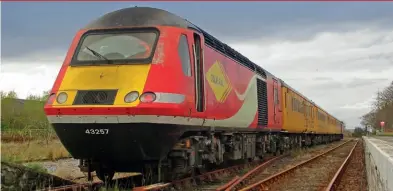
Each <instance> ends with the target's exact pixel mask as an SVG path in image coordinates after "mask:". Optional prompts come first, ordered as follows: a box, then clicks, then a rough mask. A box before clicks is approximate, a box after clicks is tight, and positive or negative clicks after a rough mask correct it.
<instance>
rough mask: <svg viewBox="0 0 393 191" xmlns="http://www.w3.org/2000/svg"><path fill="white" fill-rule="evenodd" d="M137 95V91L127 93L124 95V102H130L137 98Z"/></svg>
mask: <svg viewBox="0 0 393 191" xmlns="http://www.w3.org/2000/svg"><path fill="white" fill-rule="evenodd" d="M138 97H139V93H138V92H137V91H132V92H130V93H128V94H127V95H126V96H124V102H126V103H132V102H134V101H135V100H137V99H138Z"/></svg>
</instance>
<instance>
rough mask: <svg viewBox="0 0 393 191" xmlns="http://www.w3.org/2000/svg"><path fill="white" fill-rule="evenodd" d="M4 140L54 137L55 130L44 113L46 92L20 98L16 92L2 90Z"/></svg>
mask: <svg viewBox="0 0 393 191" xmlns="http://www.w3.org/2000/svg"><path fill="white" fill-rule="evenodd" d="M0 94H1V133H2V141H12V140H15V141H18V140H19V141H24V140H26V139H39V138H43V137H45V138H48V137H53V136H55V135H54V131H53V129H52V128H51V125H50V123H49V122H48V120H47V118H46V115H45V113H44V105H45V101H43V99H45V97H46V96H45V94H44V95H43V96H32V95H30V96H28V98H29V99H18V98H17V95H16V94H15V92H8V93H4V92H1V93H0Z"/></svg>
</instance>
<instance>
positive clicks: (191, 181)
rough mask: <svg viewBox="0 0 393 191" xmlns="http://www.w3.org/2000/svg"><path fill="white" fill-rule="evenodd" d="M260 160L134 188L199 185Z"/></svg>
mask: <svg viewBox="0 0 393 191" xmlns="http://www.w3.org/2000/svg"><path fill="white" fill-rule="evenodd" d="M273 158H277V157H273ZM270 160H272V159H269V160H268V161H270ZM268 161H264V162H262V164H264V163H266V162H268ZM259 162H261V161H254V162H250V163H246V164H240V165H235V166H231V167H228V168H223V169H218V170H215V171H211V172H207V173H204V174H201V175H198V176H195V177H188V178H185V179H180V180H175V181H173V182H170V183H158V184H152V185H147V186H141V187H135V188H134V189H133V191H153V190H155V191H157V190H166V189H169V188H171V187H174V188H182V187H187V186H188V185H191V186H197V182H202V181H213V180H215V179H219V177H220V176H222V175H225V174H234V173H237V172H238V171H239V170H241V169H244V168H247V167H248V166H250V165H254V164H255V163H259ZM235 180H237V179H232V181H230V182H229V183H227V184H226V185H224V186H230V185H231V183H233V182H235ZM224 186H222V187H220V188H223V189H225V188H226V187H224Z"/></svg>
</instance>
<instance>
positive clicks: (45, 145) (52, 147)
mask: <svg viewBox="0 0 393 191" xmlns="http://www.w3.org/2000/svg"><path fill="white" fill-rule="evenodd" d="M69 156H70V155H69V153H68V151H67V150H66V149H65V148H64V146H63V145H62V144H61V142H60V141H59V140H51V141H49V142H47V141H46V140H34V141H29V142H6V143H5V142H2V143H1V158H2V160H5V161H10V162H25V161H35V160H45V159H48V160H55V159H58V158H64V157H69Z"/></svg>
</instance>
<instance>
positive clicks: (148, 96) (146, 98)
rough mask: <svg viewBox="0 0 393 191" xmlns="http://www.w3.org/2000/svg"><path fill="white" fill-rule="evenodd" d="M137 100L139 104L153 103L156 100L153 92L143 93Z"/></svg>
mask: <svg viewBox="0 0 393 191" xmlns="http://www.w3.org/2000/svg"><path fill="white" fill-rule="evenodd" d="M139 99H140V100H141V102H144V103H149V102H153V101H155V100H156V94H155V93H153V92H145V93H143V94H142V95H141V97H140V98H139Z"/></svg>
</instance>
